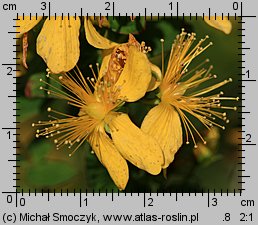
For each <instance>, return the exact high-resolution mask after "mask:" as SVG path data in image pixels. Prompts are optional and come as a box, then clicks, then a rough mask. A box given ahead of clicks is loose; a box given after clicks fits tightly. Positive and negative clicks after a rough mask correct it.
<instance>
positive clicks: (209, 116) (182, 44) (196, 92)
mask: <svg viewBox="0 0 258 225" xmlns="http://www.w3.org/2000/svg"><path fill="white" fill-rule="evenodd" d="M195 39H196V38H195V34H194V33H192V34H187V33H186V32H184V30H182V32H181V34H180V35H178V36H177V38H176V40H175V42H174V43H173V45H172V51H171V54H170V58H169V62H168V68H167V71H166V73H165V75H164V79H163V81H162V83H161V85H160V93H161V101H163V102H167V103H169V104H170V105H171V106H173V107H174V108H175V109H176V110H177V112H178V114H179V115H180V118H181V121H182V123H183V126H184V129H185V131H186V144H189V136H191V138H192V140H193V142H194V146H195V148H196V147H197V144H196V141H195V138H194V135H193V131H194V132H195V133H196V134H197V135H198V136H199V137H200V139H201V140H202V141H203V143H204V144H205V143H206V141H205V140H204V138H203V137H202V135H201V134H200V132H199V131H198V130H197V128H196V127H195V125H194V124H193V123H192V122H191V121H190V119H189V118H188V115H192V116H194V117H195V118H197V119H198V120H199V121H200V122H201V123H202V124H203V125H204V126H205V127H206V128H208V129H210V127H212V126H217V127H220V128H222V129H225V126H222V125H220V124H219V123H217V122H215V121H216V118H218V119H221V120H223V121H225V122H226V123H228V122H229V120H228V118H227V117H226V112H219V111H217V109H231V110H236V109H237V108H236V107H227V106H223V105H222V104H221V101H222V100H236V101H238V100H239V98H238V97H237V98H231V97H222V96H223V94H224V93H223V92H222V91H220V92H219V93H218V94H212V95H208V96H207V94H209V93H210V92H212V91H214V90H215V89H218V88H220V87H222V86H224V85H225V84H227V83H229V82H232V79H231V78H229V79H228V80H224V81H221V82H218V83H216V84H214V85H211V86H208V87H206V88H200V87H199V86H200V85H201V84H203V83H205V82H206V81H209V80H211V79H216V78H217V76H216V75H212V74H211V70H212V66H210V67H209V68H208V69H204V68H202V69H199V68H200V67H201V66H202V65H204V64H205V63H207V62H209V60H205V61H204V62H203V63H201V64H200V65H198V66H197V67H195V68H194V69H192V70H191V71H188V66H189V64H190V63H191V62H192V60H193V59H194V58H195V57H196V56H198V55H199V54H201V53H202V52H203V51H204V50H205V49H207V48H208V47H209V46H211V45H212V43H211V42H210V43H209V44H207V45H206V46H205V47H202V46H201V45H202V44H203V43H204V41H205V40H206V39H208V36H206V37H205V38H204V39H201V40H200V41H199V42H198V44H197V45H196V46H195V47H193V48H191V46H192V44H193V43H194V41H195ZM161 43H162V49H164V47H163V45H164V40H161ZM162 55H163V57H162V61H163V68H164V52H163V53H162ZM163 71H164V69H163ZM198 88H199V89H198ZM187 114H188V115H187Z"/></svg>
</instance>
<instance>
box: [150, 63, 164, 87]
mask: <svg viewBox="0 0 258 225" xmlns="http://www.w3.org/2000/svg"><path fill="white" fill-rule="evenodd" d="M150 67H151V72H152V77H151V81H150V84H149V87H148V90H147V91H153V90H155V89H156V88H157V87H158V86H159V85H160V82H161V80H162V73H161V70H160V68H159V67H158V66H156V65H154V64H152V63H151V62H150Z"/></svg>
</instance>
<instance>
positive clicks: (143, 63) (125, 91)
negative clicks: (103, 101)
mask: <svg viewBox="0 0 258 225" xmlns="http://www.w3.org/2000/svg"><path fill="white" fill-rule="evenodd" d="M150 81H151V67H150V63H149V60H148V58H147V56H146V55H145V54H144V53H142V52H140V51H139V50H138V49H137V48H136V47H135V46H130V47H129V50H128V58H127V59H126V63H125V66H124V69H123V71H122V73H121V75H120V77H119V79H118V81H117V83H116V86H117V87H119V89H120V88H121V91H120V97H122V98H123V97H126V101H128V102H134V101H137V100H138V99H140V98H142V97H143V96H144V95H145V93H146V91H147V89H148V87H149V84H150Z"/></svg>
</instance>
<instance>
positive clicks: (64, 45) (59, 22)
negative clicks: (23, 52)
mask: <svg viewBox="0 0 258 225" xmlns="http://www.w3.org/2000/svg"><path fill="white" fill-rule="evenodd" d="M79 29H80V20H79V19H77V20H75V19H74V17H70V18H69V20H68V17H67V16H65V17H63V19H62V18H61V17H60V16H58V17H57V18H56V20H55V19H54V17H53V18H52V17H51V19H50V20H49V19H47V20H46V21H45V23H44V25H43V28H42V30H41V32H40V34H39V36H38V39H37V53H38V54H39V55H40V56H41V57H42V58H43V59H44V61H45V62H46V64H47V66H48V68H49V69H50V70H51V72H52V73H60V72H67V71H69V70H71V69H72V68H73V67H74V66H75V65H76V63H77V61H78V59H79V56H80V49H79Z"/></svg>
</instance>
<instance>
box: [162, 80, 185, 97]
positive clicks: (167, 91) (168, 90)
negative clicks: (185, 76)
mask: <svg viewBox="0 0 258 225" xmlns="http://www.w3.org/2000/svg"><path fill="white" fill-rule="evenodd" d="M186 90H187V86H186V85H184V83H178V84H175V85H163V86H161V88H160V94H161V100H162V101H163V102H171V101H173V100H178V99H179V98H180V97H181V96H183V95H184V94H185V92H186Z"/></svg>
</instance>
